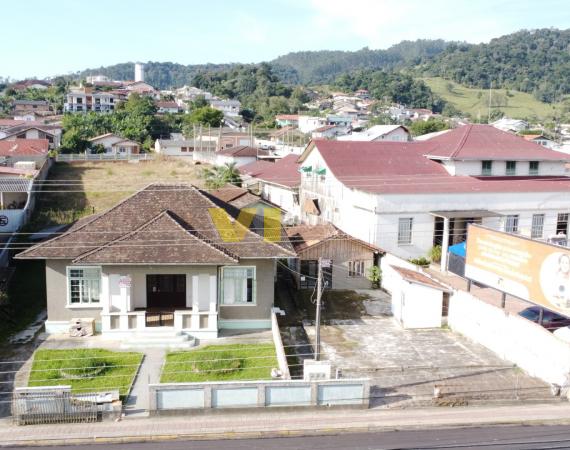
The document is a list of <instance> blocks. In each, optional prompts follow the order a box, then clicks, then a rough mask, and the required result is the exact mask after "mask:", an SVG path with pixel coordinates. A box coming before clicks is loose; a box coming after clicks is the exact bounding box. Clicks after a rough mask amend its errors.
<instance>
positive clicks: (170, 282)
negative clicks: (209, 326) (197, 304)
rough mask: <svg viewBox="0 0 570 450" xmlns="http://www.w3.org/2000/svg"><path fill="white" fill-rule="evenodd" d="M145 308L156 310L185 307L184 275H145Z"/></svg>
mask: <svg viewBox="0 0 570 450" xmlns="http://www.w3.org/2000/svg"><path fill="white" fill-rule="evenodd" d="M146 307H147V308H158V309H174V308H184V307H186V275H147V276H146Z"/></svg>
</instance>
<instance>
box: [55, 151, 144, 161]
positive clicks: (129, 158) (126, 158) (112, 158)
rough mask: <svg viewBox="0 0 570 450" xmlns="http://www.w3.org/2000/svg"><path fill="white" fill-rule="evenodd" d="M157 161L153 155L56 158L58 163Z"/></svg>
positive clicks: (61, 156) (68, 156)
mask: <svg viewBox="0 0 570 450" xmlns="http://www.w3.org/2000/svg"><path fill="white" fill-rule="evenodd" d="M153 159H155V155H154V154H153V153H138V154H133V155H122V154H116V155H115V154H107V153H94V154H91V153H65V154H58V155H56V157H55V160H56V161H57V162H74V161H150V160H153Z"/></svg>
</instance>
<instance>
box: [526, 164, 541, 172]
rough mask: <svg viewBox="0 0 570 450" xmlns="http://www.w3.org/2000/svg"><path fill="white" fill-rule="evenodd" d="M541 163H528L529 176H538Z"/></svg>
mask: <svg viewBox="0 0 570 450" xmlns="http://www.w3.org/2000/svg"><path fill="white" fill-rule="evenodd" d="M539 167H540V163H539V162H538V161H530V162H529V163H528V174H529V175H538V171H539Z"/></svg>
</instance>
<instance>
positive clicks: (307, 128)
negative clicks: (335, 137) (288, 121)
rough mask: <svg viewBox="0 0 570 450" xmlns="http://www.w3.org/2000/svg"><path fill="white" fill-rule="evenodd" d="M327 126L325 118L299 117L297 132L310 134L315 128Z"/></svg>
mask: <svg viewBox="0 0 570 450" xmlns="http://www.w3.org/2000/svg"><path fill="white" fill-rule="evenodd" d="M325 125H327V119H326V118H325V117H313V116H299V130H301V132H302V133H305V134H308V133H312V132H313V131H314V130H316V129H317V128H320V127H322V126H325Z"/></svg>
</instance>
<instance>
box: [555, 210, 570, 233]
mask: <svg viewBox="0 0 570 450" xmlns="http://www.w3.org/2000/svg"><path fill="white" fill-rule="evenodd" d="M556 234H565V235H568V213H559V214H558V218H557V219H556Z"/></svg>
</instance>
